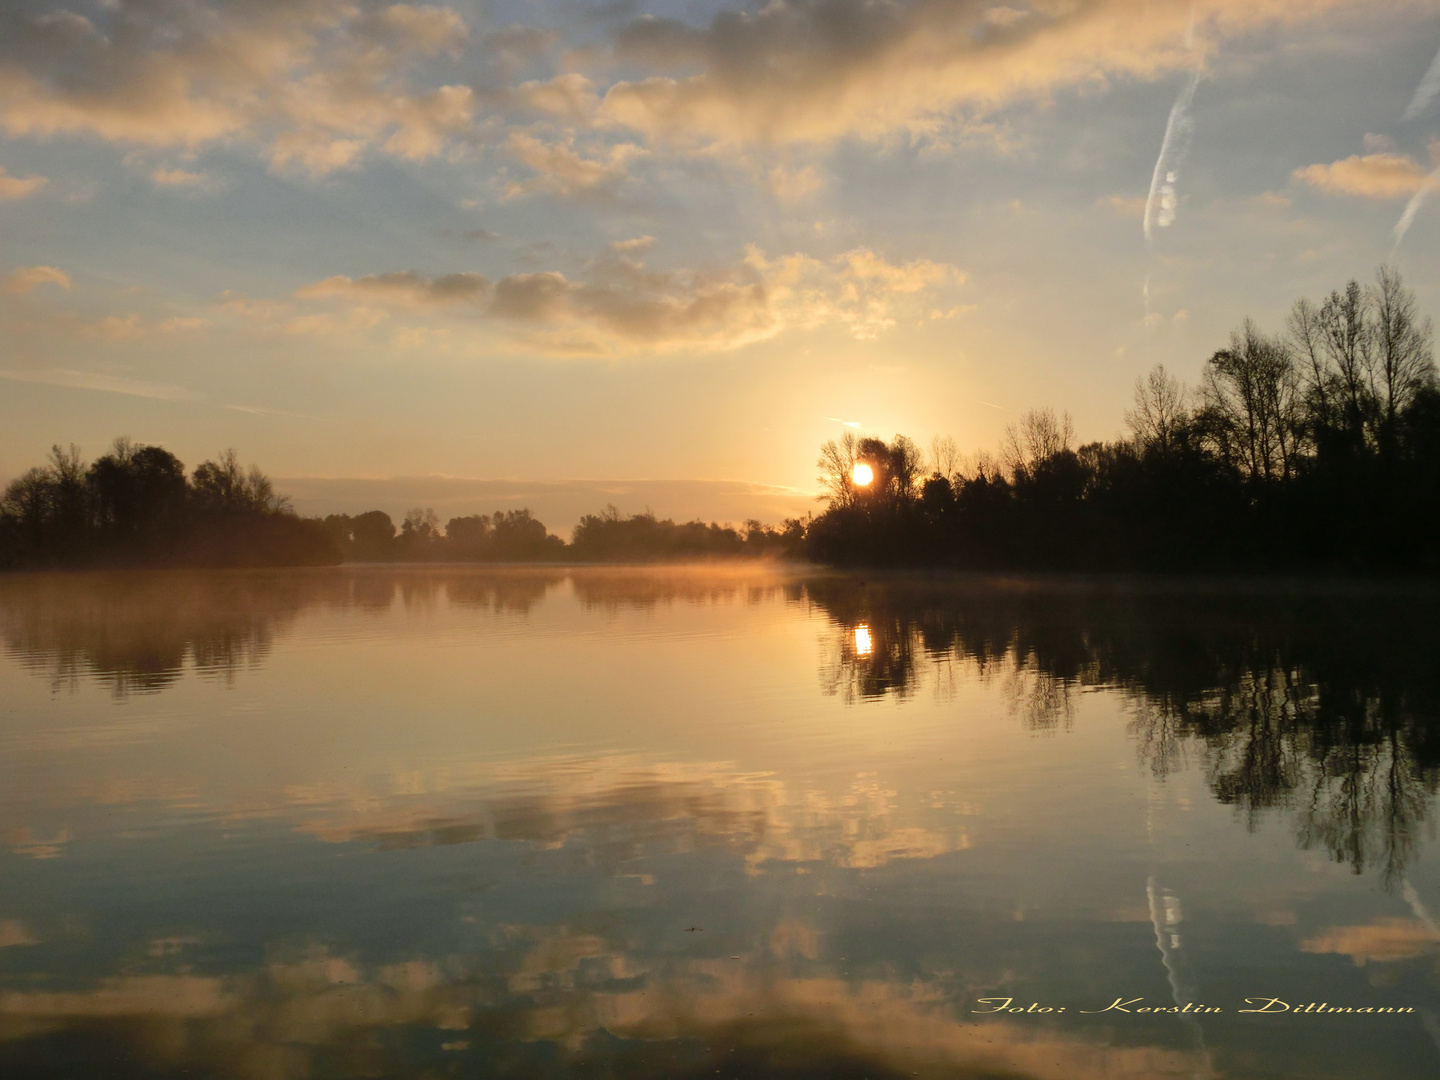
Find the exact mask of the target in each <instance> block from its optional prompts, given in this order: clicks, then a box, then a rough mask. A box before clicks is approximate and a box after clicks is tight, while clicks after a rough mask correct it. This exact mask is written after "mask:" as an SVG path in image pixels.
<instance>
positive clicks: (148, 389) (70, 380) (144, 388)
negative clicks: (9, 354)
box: [0, 368, 197, 401]
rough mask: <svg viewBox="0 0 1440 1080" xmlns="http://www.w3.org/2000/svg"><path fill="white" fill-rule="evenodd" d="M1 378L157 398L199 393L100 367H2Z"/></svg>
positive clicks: (175, 398) (184, 397)
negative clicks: (111, 371)
mask: <svg viewBox="0 0 1440 1080" xmlns="http://www.w3.org/2000/svg"><path fill="white" fill-rule="evenodd" d="M0 379H9V380H11V381H12V382H28V383H40V384H42V385H45V386H66V387H70V388H72V389H75V390H100V391H103V392H105V393H108V394H129V395H131V396H132V397H143V398H153V399H155V400H156V401H185V400H187V399H190V398H194V397H196V396H197V395H196V394H195V393H193V392H192V391H190V390H187V389H185V388H184V387H183V386H175V385H174V384H173V383H156V382H146V381H144V380H141V379H127V378H124V377H122V376H119V375H102V374H101V373H100V372H98V371H76V370H74V369H72V368H41V369H37V370H33V371H0Z"/></svg>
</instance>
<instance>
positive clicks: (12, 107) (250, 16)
mask: <svg viewBox="0 0 1440 1080" xmlns="http://www.w3.org/2000/svg"><path fill="white" fill-rule="evenodd" d="M107 7H108V10H105V11H104V13H103V17H102V16H97V18H99V19H101V22H102V24H103V25H97V24H96V23H94V22H91V21H90V20H89V19H86V18H84V17H83V16H79V15H74V14H69V13H61V14H50V15H36V16H12V17H10V18H8V19H7V20H6V24H5V26H4V28H3V29H4V32H3V33H0V128H3V129H4V130H5V131H7V132H9V133H10V134H11V135H24V136H33V137H39V138H48V137H53V136H57V135H91V136H97V137H99V138H101V139H105V140H108V141H111V142H116V143H123V144H129V145H138V146H157V147H187V148H194V147H199V146H202V145H206V144H212V143H216V142H220V141H225V140H232V139H236V138H246V139H251V140H257V141H260V142H263V143H265V144H267V145H268V149H267V156H268V157H269V158H270V160H271V162H272V164H274V165H275V166H276V167H277V168H286V167H292V166H293V167H298V168H301V169H304V170H306V171H308V172H311V173H313V174H317V175H319V174H323V173H325V172H328V171H331V170H333V169H336V168H341V167H344V166H347V165H351V164H354V163H355V162H356V161H357V160H358V159H359V157H360V156H361V154H362V153H363V152H364V151H366V150H368V149H371V148H377V149H379V150H381V151H383V152H385V153H388V154H393V155H397V156H400V157H405V158H409V159H420V158H424V157H429V156H432V155H434V154H436V153H438V152H439V151H440V149H441V148H442V145H443V143H444V141H445V140H446V139H447V138H449V137H452V136H455V135H457V134H460V133H463V131H464V130H465V129H467V128H468V127H469V125H470V122H471V119H472V113H473V109H474V95H473V92H472V91H471V89H470V88H469V87H468V86H464V85H458V84H449V85H434V82H435V80H434V79H431V80H430V82H431V85H425V80H423V79H421V80H420V82H419V83H418V84H417V83H416V82H414V81H412V79H411V76H412V75H413V74H415V73H416V72H417V71H418V70H419V69H420V68H422V67H423V66H424V63H423V62H426V61H428V60H429V59H430V58H432V57H435V56H436V55H438V54H445V53H450V54H458V53H459V52H460V50H462V49H463V47H464V46H465V44H466V42H467V40H468V31H467V29H466V26H465V23H464V21H463V19H461V18H460V16H459V15H458V14H456V13H455V12H453V11H450V10H448V9H445V8H440V7H429V6H418V5H405V4H394V5H389V6H386V7H384V8H380V9H378V10H376V9H370V10H368V11H367V10H366V9H365V8H362V7H358V6H356V5H352V4H350V3H348V2H346V0H295V2H293V3H277V2H267V0H258V2H255V3H248V4H228V3H219V2H215V0H176V2H175V3H172V4H169V5H167V8H166V17H165V18H164V19H156V18H154V17H153V16H152V14H151V13H150V12H149V11H148V8H147V6H146V5H143V4H138V3H124V2H117V3H114V4H111V5H107ZM422 74H423V72H422ZM157 182H164V181H161V180H159V179H158V178H157Z"/></svg>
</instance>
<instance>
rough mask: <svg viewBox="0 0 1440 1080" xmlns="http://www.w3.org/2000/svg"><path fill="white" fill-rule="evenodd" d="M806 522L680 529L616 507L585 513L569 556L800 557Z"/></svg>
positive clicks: (617, 558)
mask: <svg viewBox="0 0 1440 1080" xmlns="http://www.w3.org/2000/svg"><path fill="white" fill-rule="evenodd" d="M804 540H805V522H803V521H801V520H800V519H798V518H791V519H789V520H787V521H786V522H785V524H784V526H783V527H782V528H780V529H773V528H770V527H769V526H767V525H762V524H761V523H760V522H759V521H753V520H752V521H747V522H746V523H745V528H744V530H743V531H741V530H738V529H734V528H731V527H730V526H728V525H717V524H715V523H714V522H711V523H710V524H709V525H706V524H705V523H704V522H703V521H687V522H684V523H683V524H676V523H675V522H674V521H671V520H670V519H669V518H666V519H664V520H663V521H662V520H660V519H657V518H656V517H655V515H654V514H651V513H645V514H636V515H634V516H633V517H628V518H627V517H621V516H620V511H619V510H617V509H616V508H615V507H613V506H609V507H606V509H605V512H604V513H601V514H586V515H585V516H584V517H583V518H581V519H580V524H578V525H576V526H575V532H574V534H573V536H572V538H571V541H570V547H569V549H568V552H567V554H568V555H569V556H570V558H572V559H576V560H580V561H583V562H665V561H672V562H678V561H682V560H693V559H727V558H757V557H758V558H798V557H799V556H800V554H801V549H802V547H803V545H804Z"/></svg>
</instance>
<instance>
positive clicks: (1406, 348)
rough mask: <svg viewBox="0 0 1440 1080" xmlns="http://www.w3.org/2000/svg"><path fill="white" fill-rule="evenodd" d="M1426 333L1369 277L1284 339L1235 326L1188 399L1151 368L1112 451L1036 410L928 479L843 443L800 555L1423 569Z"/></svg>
mask: <svg viewBox="0 0 1440 1080" xmlns="http://www.w3.org/2000/svg"><path fill="white" fill-rule="evenodd" d="M1431 336H1432V335H1431V326H1430V322H1429V320H1428V319H1427V320H1421V319H1420V318H1419V316H1418V315H1417V313H1416V311H1415V304H1414V297H1413V295H1412V294H1411V293H1410V292H1409V291H1408V290H1406V289H1405V288H1404V287H1403V285H1402V284H1401V281H1400V278H1399V276H1398V274H1396V273H1395V272H1394V271H1393V270H1391V269H1390V268H1388V267H1382V268H1381V269H1380V271H1379V273H1378V274H1377V276H1376V281H1375V284H1374V285H1372V286H1370V287H1369V288H1368V289H1365V288H1362V287H1361V286H1360V285H1359V284H1358V283H1356V282H1353V281H1352V282H1350V283H1349V285H1347V287H1346V288H1345V290H1344V291H1343V292H1335V293H1332V294H1331V295H1330V297H1329V298H1327V299H1326V300H1325V301H1324V302H1323V303H1321V304H1319V305H1315V304H1312V303H1310V302H1309V301H1305V300H1302V301H1300V302H1298V303H1297V304H1296V305H1295V307H1294V310H1293V312H1292V314H1291V317H1290V321H1289V325H1288V327H1287V330H1286V332H1285V333H1284V334H1283V335H1274V336H1272V335H1267V334H1265V333H1262V332H1261V331H1260V330H1258V329H1257V328H1256V327H1255V325H1254V324H1253V323H1251V322H1250V321H1248V320H1247V321H1246V322H1245V324H1244V326H1243V327H1242V328H1241V329H1240V330H1237V331H1236V332H1235V333H1234V334H1232V335H1231V340H1230V344H1229V346H1228V347H1227V348H1224V349H1221V350H1219V351H1218V352H1216V353H1215V354H1214V355H1213V356H1212V357H1211V358H1210V360H1209V361H1207V362H1206V365H1205V368H1204V371H1203V373H1202V379H1201V386H1200V388H1199V390H1198V391H1196V392H1193V393H1192V392H1190V391H1187V390H1186V389H1185V388H1184V387H1183V386H1181V385H1180V384H1179V383H1178V382H1177V381H1176V380H1174V379H1173V378H1171V377H1170V376H1169V375H1167V374H1166V372H1165V370H1164V368H1163V367H1159V368H1156V369H1155V370H1154V371H1153V372H1151V374H1150V375H1149V377H1148V378H1146V379H1142V380H1140V381H1139V382H1138V383H1137V385H1136V388H1135V407H1134V409H1133V410H1131V411H1130V412H1128V413H1127V414H1126V420H1127V422H1128V424H1129V426H1130V429H1131V437H1130V438H1129V439H1126V440H1121V441H1118V442H1113V443H1090V444H1088V445H1084V446H1079V447H1074V446H1072V442H1073V439H1072V434H1071V430H1070V422H1069V418H1068V417H1066V416H1062V417H1056V415H1055V414H1054V413H1053V412H1051V411H1050V410H1035V411H1032V412H1030V413H1029V414H1027V415H1026V416H1025V417H1024V418H1023V419H1022V420H1021V422H1020V423H1019V424H1017V425H1014V426H1013V427H1011V428H1010V429H1009V430H1008V432H1007V435H1006V439H1005V444H1004V446H1003V447H1002V448H1001V451H1000V454H999V455H998V456H992V455H981V456H979V457H978V458H977V459H975V460H974V461H973V462H971V463H970V464H968V465H964V464H962V463H960V462H959V461H958V460H957V455H956V454H955V453H954V450H953V444H948V440H945V441H942V442H941V443H938V444H937V449H936V451H935V453H934V454H933V455H932V456H933V458H934V460H933V461H932V462H931V464H930V467H929V469H928V475H926V473H927V470H926V469H923V468H921V467H920V465H919V455H918V452H917V451H916V449H915V446H914V444H913V443H911V442H910V440H908V439H905V438H903V437H898V436H897V437H896V439H895V440H894V441H893V442H891V443H885V442H882V441H881V440H879V439H857V438H855V437H853V436H847V437H846V438H844V439H841V440H838V441H836V442H831V443H829V444H827V445H826V446H825V447H823V448H822V452H821V457H820V461H819V463H818V464H819V467H820V469H821V476H820V484H821V488H822V490H823V491H824V493H825V498H826V499H828V501H829V504H830V506H829V509H828V510H827V511H826V512H825V513H824V514H822V515H821V516H820V517H819V518H818V519H816V521H815V522H814V524H813V525H812V526H811V528H810V530H809V533H808V536H807V543H806V552H807V553H808V554H809V555H810V556H811V557H812V558H815V559H817V560H820V561H823V562H830V563H837V564H848V565H901V566H904V565H912V566H919V565H926V566H952V567H959V568H965V569H1030V570H1053V571H1065V570H1145V571H1176V570H1180V571H1251V572H1271V571H1298V572H1342V573H1393V572H1420V573H1435V572H1437V571H1440V385H1437V378H1436V368H1435V362H1434V358H1433V355H1432V350H1431ZM947 445H948V449H947ZM857 466H868V468H869V470H870V474H871V476H872V479H871V480H870V481H869V482H868V483H866V484H863V485H862V484H859V483H857V482H856V481H855V479H854V477H855V476H856V472H855V470H856V467H857ZM862 474H863V470H862Z"/></svg>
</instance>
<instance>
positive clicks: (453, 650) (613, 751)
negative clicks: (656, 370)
mask: <svg viewBox="0 0 1440 1080" xmlns="http://www.w3.org/2000/svg"><path fill="white" fill-rule="evenodd" d="M1436 599H1437V597H1436V594H1435V593H1434V592H1433V591H1432V590H1429V589H1426V588H1416V587H1410V586H1405V585H1395V586H1387V587H1383V588H1359V587H1348V586H1341V585H1329V586H1323V587H1308V588H1302V587H1299V586H1283V585H1268V586H1262V585H1253V586H1244V585H1233V586H1227V587H1225V588H1219V587H1216V586H1214V585H1206V584H1203V583H1187V582H1172V583H1164V582H1158V583H1157V582H1150V583H1136V582H1123V581H1121V582H1116V581H1111V582H1089V583H1086V582H1065V581H1059V582H1042V581H995V580H980V579H963V578H906V577H892V578H884V579H870V580H862V579H860V578H858V577H853V576H848V577H847V576H842V575H818V574H810V575H807V574H802V573H798V572H784V571H778V570H773V569H764V568H753V567H752V568H726V569H696V570H686V569H680V570H675V569H665V570H598V569H597V570H591V569H575V570H560V569H546V568H533V569H506V570H488V569H472V568H464V569H456V568H445V567H439V568H419V569H406V568H402V569H383V568H341V569H335V570H328V569H327V570H319V571H295V572H278V573H269V572H266V573H212V574H202V573H196V574H173V573H172V574H154V575H89V576H87V575H71V576H46V575H38V576H31V575H20V576H11V577H8V578H0V644H3V657H0V1075H4V1076H7V1077H8V1076H18V1077H26V1076H54V1077H86V1078H91V1077H106V1076H116V1077H121V1076H123V1077H171V1076H181V1075H184V1076H215V1077H255V1078H261V1077H266V1078H268V1077H316V1078H324V1077H360V1076H393V1077H422V1076H423V1077H435V1076H477V1075H481V1076H500V1077H508V1076H514V1077H552V1076H553V1077H632V1076H633V1077H641V1078H644V1077H651V1076H654V1077H660V1076H666V1077H695V1078H699V1077H707V1078H709V1077H716V1076H721V1077H812V1076H813V1077H821V1076H824V1077H832V1076H833V1077H857V1078H858V1077H871V1078H874V1080H882V1078H888V1077H909V1076H917V1075H918V1076H922V1077H956V1078H962V1077H963V1078H980V1077H996V1078H998V1077H1006V1078H1047V1080H1048V1078H1055V1080H1060V1078H1077V1077H1079V1078H1084V1077H1097V1078H1098V1077H1107V1078H1112V1077H1119V1078H1132V1077H1133V1078H1148V1077H1196V1076H1204V1077H1257V1078H1258V1077H1266V1078H1273V1077H1307V1078H1308V1077H1366V1078H1390V1077H1396V1078H1401V1077H1412V1076H1413V1077H1419V1076H1432V1075H1434V1074H1435V1071H1436V1068H1437V1066H1440V1049H1437V1047H1440V983H1437V959H1440V925H1437V922H1436V919H1435V917H1434V916H1433V915H1432V911H1433V912H1434V913H1435V914H1437V915H1440V871H1437V866H1436V862H1437V860H1436V852H1435V850H1434V848H1435V845H1434V840H1433V829H1432V826H1431V824H1430V823H1431V821H1432V820H1433V816H1434V802H1435V797H1436V791H1437V786H1440V675H1437V673H1436V670H1435V668H1436V664H1435V662H1434V658H1435V657H1436V656H1437V655H1440V640H1437V639H1440V633H1437V630H1436V627H1435V620H1434V612H1435V610H1436ZM1247 998H1251V999H1259V1000H1258V1001H1252V1002H1251V1003H1250V1004H1249V1005H1248V1006H1247V1004H1246V999H1247ZM1007 999H1008V1001H1009V1004H1008V1006H1004V1008H1005V1009H1006V1010H1007V1011H996V1010H997V1009H999V1008H1001V1007H1002V1006H1001V1003H1002V1002H1005V1001H1007ZM1134 999H1139V1000H1134ZM1270 999H1278V1001H1279V1002H1281V1003H1284V1004H1285V1005H1287V1006H1289V1011H1285V1012H1281V1011H1279V1005H1275V1006H1273V1007H1272V1009H1273V1011H1269V1012H1264V1013H1242V1012H1240V1011H1239V1010H1240V1009H1244V1008H1247V1007H1248V1008H1254V1007H1257V1005H1262V1004H1263V1002H1264V1001H1266V1000H1270ZM1117 1000H1120V1001H1122V1002H1130V1004H1129V1005H1127V1006H1124V1007H1125V1008H1126V1009H1128V1010H1129V1011H1125V1012H1122V1011H1120V1010H1119V1009H1109V1010H1106V1006H1107V1005H1110V1004H1111V1003H1112V1002H1115V1001H1117ZM1320 1003H1326V1007H1327V1008H1328V1009H1332V1010H1333V1009H1336V1008H1348V1009H1357V1010H1358V1009H1385V1010H1403V1011H1393V1012H1390V1011H1387V1012H1334V1011H1329V1012H1318V1011H1314V1010H1312V1011H1309V1012H1296V1011H1295V1010H1296V1009H1297V1008H1299V1007H1303V1006H1305V1005H1311V1004H1314V1005H1319V1004H1320ZM1187 1005H1188V1006H1190V1007H1191V1009H1190V1011H1188V1012H1184V1013H1169V1012H1164V1013H1157V1012H1148V1013H1145V1012H1139V1011H1137V1010H1139V1009H1144V1008H1172V1007H1173V1008H1183V1007H1184V1006H1187ZM1198 1008H1204V1009H1214V1010H1219V1011H1214V1012H1198V1011H1195V1010H1196V1009H1198ZM1019 1009H1024V1010H1026V1011H1020V1012H1015V1011H1008V1010H1019Z"/></svg>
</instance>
